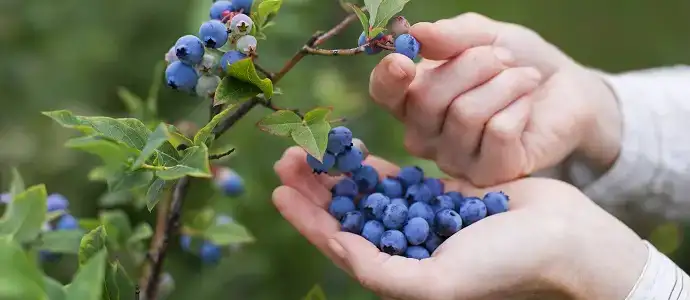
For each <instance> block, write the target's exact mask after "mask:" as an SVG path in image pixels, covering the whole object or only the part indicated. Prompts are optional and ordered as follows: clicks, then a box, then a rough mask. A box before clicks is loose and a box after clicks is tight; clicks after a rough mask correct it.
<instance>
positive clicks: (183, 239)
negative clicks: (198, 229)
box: [180, 235, 192, 252]
mask: <svg viewBox="0 0 690 300" xmlns="http://www.w3.org/2000/svg"><path fill="white" fill-rule="evenodd" d="M180 247H181V248H182V250H184V251H187V252H189V251H191V249H192V237H191V236H188V235H181V236H180Z"/></svg>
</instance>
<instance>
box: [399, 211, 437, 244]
mask: <svg viewBox="0 0 690 300" xmlns="http://www.w3.org/2000/svg"><path fill="white" fill-rule="evenodd" d="M429 231H430V227H429V223H428V222H427V221H426V220H424V219H422V218H420V217H416V218H412V219H410V220H409V221H407V224H406V225H405V227H404V228H403V232H404V233H405V237H406V238H407V242H409V243H410V245H421V244H422V243H424V241H426V239H427V237H429Z"/></svg>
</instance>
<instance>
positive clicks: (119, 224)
mask: <svg viewBox="0 0 690 300" xmlns="http://www.w3.org/2000/svg"><path fill="white" fill-rule="evenodd" d="M99 219H100V221H101V224H103V226H104V227H105V231H106V232H107V233H108V235H107V238H108V239H109V240H111V241H113V242H114V243H115V245H117V246H125V245H126V243H127V240H128V239H129V237H130V236H132V225H131V224H130V223H129V217H127V214H125V212H124V211H122V210H106V211H103V212H101V214H100V216H99Z"/></svg>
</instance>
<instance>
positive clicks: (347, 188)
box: [331, 177, 357, 199]
mask: <svg viewBox="0 0 690 300" xmlns="http://www.w3.org/2000/svg"><path fill="white" fill-rule="evenodd" d="M331 193H332V194H333V195H334V196H345V197H350V198H352V199H354V198H355V197H357V183H355V181H354V180H352V178H349V177H345V178H343V179H341V180H340V181H338V183H336V184H335V185H334V186H333V187H332V188H331Z"/></svg>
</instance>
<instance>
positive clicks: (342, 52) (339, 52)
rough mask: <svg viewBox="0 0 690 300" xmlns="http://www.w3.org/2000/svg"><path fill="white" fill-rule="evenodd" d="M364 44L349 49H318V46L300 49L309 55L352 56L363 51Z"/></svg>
mask: <svg viewBox="0 0 690 300" xmlns="http://www.w3.org/2000/svg"><path fill="white" fill-rule="evenodd" d="M364 47H365V46H364V45H362V46H360V47H357V48H350V49H319V48H312V47H309V46H304V47H303V48H302V50H304V51H305V52H306V53H307V54H310V55H322V56H353V55H357V54H360V53H363V52H364Z"/></svg>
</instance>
